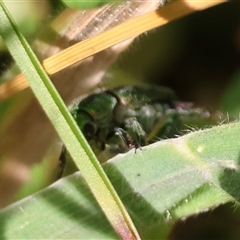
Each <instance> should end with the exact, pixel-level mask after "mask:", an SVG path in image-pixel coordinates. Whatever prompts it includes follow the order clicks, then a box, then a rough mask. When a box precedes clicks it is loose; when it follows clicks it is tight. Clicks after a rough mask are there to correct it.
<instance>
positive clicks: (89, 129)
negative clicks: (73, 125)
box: [83, 123, 96, 139]
mask: <svg viewBox="0 0 240 240" xmlns="http://www.w3.org/2000/svg"><path fill="white" fill-rule="evenodd" d="M95 133H96V126H95V125H94V124H92V123H86V124H85V125H84V127H83V134H84V135H85V137H86V138H88V139H90V138H93V136H94V135H95Z"/></svg>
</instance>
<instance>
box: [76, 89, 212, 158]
mask: <svg viewBox="0 0 240 240" xmlns="http://www.w3.org/2000/svg"><path fill="white" fill-rule="evenodd" d="M72 115H73V117H74V119H75V120H76V122H77V124H78V126H79V127H80V129H81V130H82V132H83V134H84V135H85V137H86V139H87V140H88V142H89V144H90V145H91V147H92V149H93V151H94V152H95V154H96V155H97V156H98V158H99V160H100V161H101V162H103V161H106V160H107V159H109V158H111V157H113V156H115V155H116V154H118V153H124V152H127V151H128V150H129V149H131V148H135V149H137V148H141V146H145V145H147V144H150V143H153V142H156V141H158V140H160V139H165V138H173V137H176V136H178V135H181V134H182V133H183V132H184V130H187V129H189V126H192V127H193V125H194V126H199V125H200V126H203V125H208V124H211V123H212V122H213V118H212V116H211V114H210V113H209V112H208V111H206V110H204V109H200V108H193V107H192V104H190V103H184V102H179V101H177V98H176V96H175V94H174V92H173V91H172V90H170V89H169V88H165V87H159V86H127V87H117V88H114V89H111V90H107V91H103V92H101V93H97V94H92V95H90V96H88V97H87V98H85V99H83V100H82V101H81V102H80V103H79V105H78V106H76V107H75V108H74V109H73V110H72Z"/></svg>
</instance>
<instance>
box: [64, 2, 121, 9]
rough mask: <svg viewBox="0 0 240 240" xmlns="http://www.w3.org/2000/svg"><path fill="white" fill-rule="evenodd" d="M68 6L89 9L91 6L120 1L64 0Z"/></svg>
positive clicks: (95, 6)
mask: <svg viewBox="0 0 240 240" xmlns="http://www.w3.org/2000/svg"><path fill="white" fill-rule="evenodd" d="M62 2H64V3H65V4H66V5H67V6H68V7H71V8H77V9H89V8H97V7H100V6H102V5H104V4H107V3H111V2H113V3H114V2H118V3H119V2H120V1H119V0H85V1H82V0H75V1H71V0H62Z"/></svg>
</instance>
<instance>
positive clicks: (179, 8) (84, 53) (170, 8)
mask: <svg viewBox="0 0 240 240" xmlns="http://www.w3.org/2000/svg"><path fill="white" fill-rule="evenodd" d="M223 2H226V0H212V1H211V0H208V1H202V0H199V1H196V0H194V1H193V0H175V1H174V2H172V3H171V4H167V5H166V6H164V7H163V8H159V9H158V10H156V11H153V12H150V13H147V14H145V15H143V16H140V17H136V18H134V19H131V20H129V21H127V22H125V23H123V24H121V25H119V26H116V27H114V28H112V29H111V30H108V31H106V32H103V33H100V34H98V35H96V36H94V37H92V38H89V39H87V40H84V41H82V42H79V43H77V44H75V45H73V46H71V47H69V48H67V49H65V50H63V51H61V52H59V53H57V54H56V55H54V56H52V57H49V58H47V59H46V60H44V61H43V66H44V68H45V69H46V72H47V73H48V74H50V75H52V74H54V73H56V72H58V71H60V70H62V69H64V68H66V67H69V66H71V65H73V64H75V63H77V62H79V61H81V60H83V59H85V58H87V57H89V56H91V55H94V54H96V53H98V52H100V51H102V50H104V49H107V48H109V47H111V46H113V45H115V44H117V43H120V42H122V41H124V40H126V39H129V38H133V37H135V36H137V35H139V34H141V33H143V32H146V31H149V30H151V29H154V28H156V27H159V26H161V25H164V24H166V23H168V22H170V21H172V20H174V19H177V18H179V17H182V16H185V15H187V14H190V13H192V12H195V11H198V10H203V9H206V8H209V7H212V6H214V5H217V4H220V3H223ZM27 87H28V83H27V81H26V79H25V77H24V76H23V75H21V74H20V75H18V76H17V77H15V78H14V79H12V80H9V81H8V82H6V83H4V84H2V85H0V101H3V100H5V99H7V98H9V97H11V96H12V95H14V94H15V93H17V92H19V91H21V90H23V89H25V88H27Z"/></svg>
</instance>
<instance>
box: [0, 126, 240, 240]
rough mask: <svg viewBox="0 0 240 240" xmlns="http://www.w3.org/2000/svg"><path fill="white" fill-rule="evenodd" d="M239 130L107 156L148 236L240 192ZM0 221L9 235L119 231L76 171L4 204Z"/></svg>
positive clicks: (85, 235) (158, 235) (107, 167)
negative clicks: (110, 157)
mask: <svg viewBox="0 0 240 240" xmlns="http://www.w3.org/2000/svg"><path fill="white" fill-rule="evenodd" d="M239 134H240V126H239V123H233V124H228V125H222V126H218V127H214V128H212V129H208V130H204V131H198V132H193V133H190V134H188V135H185V136H183V137H180V138H177V139H169V140H164V141H160V142H157V143H155V144H152V145H149V146H147V147H144V148H143V149H142V150H138V151H137V152H136V153H135V151H134V150H132V151H130V152H128V153H127V154H120V155H118V156H116V157H115V158H113V159H112V160H110V161H109V162H107V163H105V164H104V169H105V171H106V172H107V174H108V177H109V178H110V179H111V181H112V183H113V184H114V187H115V188H116V190H117V191H118V193H119V195H120V196H121V199H122V200H123V202H124V203H125V205H126V206H127V208H128V210H129V212H130V214H131V216H132V218H133V220H134V222H135V224H136V226H137V228H138V229H139V233H140V235H141V237H142V238H143V239H154V238H155V239H163V238H165V237H166V236H167V234H168V231H169V228H170V227H171V226H172V224H173V220H176V219H179V218H181V217H186V216H188V215H191V214H194V213H198V212H201V211H203V210H206V209H209V208H211V207H214V206H218V205H219V204H223V203H226V202H229V201H235V202H236V201H239V200H240V193H239V192H240V191H239V186H240V185H239V183H240V172H239V140H238V138H239V137H238V136H239ZM39 209H41V211H39ZM36 215H37V216H38V219H39V220H37V221H36V217H35V216H36ZM45 219H48V221H49V222H50V223H51V224H52V225H51V227H50V226H46V225H47V224H46V221H45ZM0 222H1V223H2V224H1V226H2V228H4V230H2V231H1V230H0V232H3V233H4V236H5V237H6V238H9V239H11V238H23V239H27V238H29V236H31V237H32V238H36V239H40V238H51V239H54V238H55V239H56V238H60V237H61V236H62V238H63V239H64V238H68V239H69V238H80V239H83V238H85V239H89V238H92V239H99V238H102V239H103V238H105V239H109V238H115V237H116V235H114V233H113V232H112V231H111V230H110V226H109V224H108V222H107V221H106V220H105V218H104V216H103V214H102V213H101V211H99V209H98V208H97V205H96V203H95V200H94V199H93V198H92V197H91V196H90V194H89V190H88V189H87V188H86V185H85V183H84V181H83V179H82V177H81V175H80V174H79V172H78V173H75V174H73V175H71V176H69V177H67V178H64V179H61V180H60V181H58V182H56V183H55V184H53V185H52V186H50V187H49V188H46V189H45V190H43V191H41V192H39V193H37V194H34V195H32V196H30V197H28V198H26V199H24V200H22V201H19V202H17V203H16V204H14V205H12V206H10V207H8V208H6V209H5V210H2V211H1V212H0ZM59 226H61V227H59ZM42 229H44V231H43V230H42Z"/></svg>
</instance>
